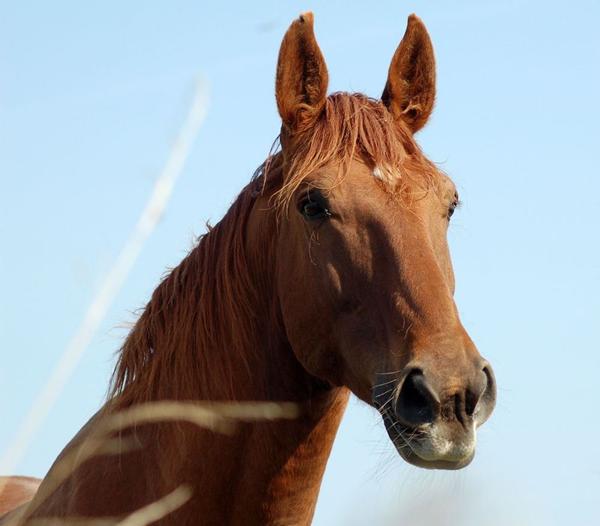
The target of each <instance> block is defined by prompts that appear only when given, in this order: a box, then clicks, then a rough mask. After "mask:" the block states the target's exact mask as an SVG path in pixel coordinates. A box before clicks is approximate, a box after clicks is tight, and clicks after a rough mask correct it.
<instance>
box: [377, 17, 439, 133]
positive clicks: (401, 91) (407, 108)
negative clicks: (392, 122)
mask: <svg viewBox="0 0 600 526" xmlns="http://www.w3.org/2000/svg"><path fill="white" fill-rule="evenodd" d="M381 100H382V101H383V103H384V104H385V105H386V106H387V108H388V109H389V110H390V112H391V113H392V115H394V117H395V118H396V119H400V120H402V121H404V123H406V125H407V126H408V127H409V128H410V130H411V131H412V132H413V133H414V132H416V131H419V130H420V129H421V128H422V127H423V126H424V125H425V123H426V122H427V120H428V119H429V116H430V115H431V111H432V110H433V103H434V100H435V57H434V55H433V45H432V44H431V39H430V38H429V34H428V33H427V29H426V28H425V24H423V22H422V21H421V19H420V18H419V17H417V16H416V15H414V14H413V15H410V16H409V17H408V25H407V27H406V33H404V37H402V41H401V42H400V45H399V46H398V49H396V52H395V53H394V57H393V58H392V63H391V64H390V70H389V73H388V79H387V83H386V85H385V89H384V90H383V95H382V96H381Z"/></svg>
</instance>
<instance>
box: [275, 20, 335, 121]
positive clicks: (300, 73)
mask: <svg viewBox="0 0 600 526" xmlns="http://www.w3.org/2000/svg"><path fill="white" fill-rule="evenodd" d="M328 82H329V75H328V74H327V66H326V65H325V59H324V58H323V54H322V53H321V50H320V49H319V45H318V44H317V40H316V38H315V34H314V31H313V14H312V13H304V14H302V15H300V17H299V18H298V19H296V20H295V21H294V22H293V23H292V25H291V26H290V27H289V29H288V30H287V32H286V34H285V36H284V37H283V42H282V43H281V49H280V50H279V60H278V62H277V78H276V81H275V96H276V98H277V109H278V110H279V115H281V119H282V120H283V123H284V125H285V126H286V127H287V128H288V130H290V131H292V132H293V131H297V130H298V129H304V128H305V126H306V125H307V124H310V121H311V120H312V119H313V118H315V117H316V116H317V115H318V114H319V113H320V112H321V110H322V109H323V106H324V104H325V101H326V99H327V84H328Z"/></svg>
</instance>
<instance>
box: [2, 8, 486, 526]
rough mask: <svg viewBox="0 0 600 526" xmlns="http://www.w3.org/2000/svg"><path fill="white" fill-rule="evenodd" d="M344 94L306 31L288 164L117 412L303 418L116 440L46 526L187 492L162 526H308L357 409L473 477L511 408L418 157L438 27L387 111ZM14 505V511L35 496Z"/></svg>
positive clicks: (286, 92) (399, 66) (173, 298)
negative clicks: (180, 408) (499, 405)
mask: <svg viewBox="0 0 600 526" xmlns="http://www.w3.org/2000/svg"><path fill="white" fill-rule="evenodd" d="M327 85H328V74H327V69H326V66H325V62H324V60H323V57H322V54H321V51H320V49H319V47H318V45H317V42H316V40H315V37H314V33H313V16H312V14H311V13H308V14H305V15H302V16H300V18H299V19H297V20H296V21H294V22H293V23H292V25H291V26H290V28H289V29H288V31H287V33H286V34H285V37H284V39H283V42H282V45H281V50H280V53H279V62H278V65H277V75H276V99H277V108H278V110H279V114H280V116H281V119H282V127H281V134H280V143H281V150H280V151H279V152H278V153H276V154H275V155H273V156H271V157H269V158H268V159H267V161H266V162H265V163H264V164H263V165H262V166H261V167H260V168H259V170H258V171H257V173H256V174H255V176H254V177H253V178H252V180H251V182H250V183H249V184H248V185H247V186H246V187H245V188H244V189H243V190H242V192H241V194H240V195H239V197H238V198H237V200H236V201H235V202H234V203H233V205H232V206H231V208H230V209H229V211H228V212H227V214H226V215H225V216H224V218H223V219H222V220H221V221H220V222H219V223H218V224H217V225H216V226H215V227H214V228H211V229H210V230H209V232H208V233H207V234H205V235H204V236H202V237H201V239H200V241H199V243H198V245H197V246H196V247H195V248H194V249H193V250H192V251H191V252H190V253H189V254H188V256H187V257H186V258H185V259H184V260H183V261H182V262H181V264H180V265H179V266H177V267H176V268H175V269H174V270H173V271H172V272H170V274H169V275H168V276H167V277H166V278H165V279H164V280H163V281H162V283H161V284H160V285H159V286H158V288H157V289H156V290H155V291H154V293H153V295H152V298H151V300H150V302H149V303H148V305H147V306H146V308H145V310H144V311H143V313H142V314H141V316H140V318H139V320H138V321H137V323H136V324H135V326H134V327H133V329H132V330H131V332H130V334H129V335H128V337H127V339H126V340H125V343H124V344H123V347H122V349H121V352H120V356H119V361H118V364H117V367H116V370H115V373H114V378H113V387H112V391H111V395H110V397H109V400H108V402H107V403H106V405H105V406H104V407H103V408H102V409H101V411H100V415H106V414H111V413H114V412H115V411H118V410H123V409H126V408H131V407H135V406H137V405H138V404H142V403H145V402H152V401H167V400H169V401H200V400H205V401H213V402H223V401H238V402H241V401H280V400H285V401H291V402H294V403H296V404H297V405H298V407H300V408H301V411H300V414H299V416H298V417H297V418H295V419H281V420H276V421H269V422H266V421H254V422H244V423H241V424H239V425H238V426H237V427H236V428H235V429H234V431H233V432H232V433H230V434H228V435H221V434H216V433H214V432H211V431H208V430H206V429H200V428H198V427H195V426H193V425H191V424H189V423H177V424H176V425H175V424H173V423H171V424H168V423H164V422H162V423H154V424H144V425H141V426H138V427H136V428H135V431H134V432H131V431H130V432H129V434H127V432H123V433H121V434H120V435H119V437H121V438H122V437H127V438H128V439H130V438H131V437H132V436H133V437H135V440H136V443H137V446H138V447H136V448H135V449H133V450H129V449H127V448H124V449H123V451H122V452H121V453H120V454H117V455H103V456H95V457H93V458H91V459H89V460H87V461H85V462H82V463H81V464H80V465H78V466H77V467H76V468H75V469H74V471H73V472H72V473H71V474H70V475H69V476H68V478H66V479H65V480H64V481H63V482H62V483H61V484H60V485H59V486H58V487H57V488H56V489H55V490H53V491H51V492H48V491H46V492H45V493H50V495H49V496H48V495H44V496H43V497H42V496H40V494H41V493H42V490H43V489H44V485H45V484H47V480H48V476H47V477H46V479H44V481H42V485H41V488H40V491H39V492H38V494H37V497H34V498H33V501H32V502H31V503H30V504H29V506H30V508H29V510H30V511H29V512H28V515H29V516H30V517H31V518H43V517H45V518H48V517H52V518H67V517H73V518H85V517H88V518H89V517H99V518H102V517H104V518H106V517H123V516H125V515H127V514H129V513H131V512H133V511H134V510H136V509H139V508H141V507H143V506H146V505H148V504H149V503H151V502H153V501H155V500H157V499H160V498H161V497H164V496H165V495H167V494H169V493H170V492H171V491H173V489H174V488H176V487H178V485H180V484H181V483H185V484H187V485H188V486H189V487H190V488H191V490H192V496H191V498H190V499H189V500H188V501H187V502H186V503H185V504H183V505H182V506H180V507H179V508H178V509H176V510H175V511H174V512H172V513H170V514H168V515H166V516H165V517H163V518H162V519H161V524H169V525H171V524H172V525H179V526H180V525H183V524H207V525H208V524H215V525H223V524H239V525H245V526H248V525H265V524H271V525H275V524H278V525H281V524H294V525H296V524H309V523H310V522H311V519H312V516H313V512H314V509H315V503H316V500H317V495H318V493H319V486H320V484H321V479H322V476H323V472H324V470H325V465H326V463H327V458H328V456H329V453H330V451H331V447H332V444H333V440H334V437H335V434H336V431H337V429H338V425H339V423H340V420H341V418H342V414H343V412H344V409H345V407H346V402H347V400H348V396H349V394H350V392H352V393H354V394H355V395H356V396H357V397H358V398H359V399H361V400H362V401H364V402H365V403H367V404H370V405H371V406H373V407H375V408H376V409H377V410H378V411H379V412H380V413H381V415H382V417H383V420H384V423H385V426H386V429H387V431H388V434H389V436H390V438H391V440H392V441H393V443H394V445H395V447H396V449H397V451H398V453H399V454H400V455H401V456H402V458H404V459H405V460H406V461H408V462H410V463H411V464H415V465H417V466H421V467H425V468H441V469H458V468H462V467H464V466H466V465H467V464H469V462H470V461H471V460H472V458H473V455H474V451H475V437H476V428H477V427H478V426H479V425H481V424H482V423H483V422H484V421H485V420H486V419H487V418H488V417H489V415H490V413H491V412H492V409H493V406H494V403H495V392H496V389H495V382H494V376H493V373H492V369H491V367H490V365H489V364H488V363H487V362H486V361H484V360H483V359H482V358H481V356H480V355H479V353H478V351H477V349H476V347H475V345H474V344H473V342H472V341H471V339H470V338H469V336H468V334H467V332H466V331H465V329H464V328H463V326H462V324H461V322H460V320H459V316H458V311H457V308H456V305H455V303H454V300H453V293H454V276H453V270H452V266H451V262H450V255H449V251H448V245H447V240H446V232H447V228H448V222H449V220H450V217H451V216H452V213H453V212H454V209H455V207H456V206H457V202H458V196H457V192H456V188H455V186H454V184H453V183H452V181H451V180H450V179H449V178H448V177H447V176H446V175H444V174H443V173H441V172H440V171H438V169H437V168H436V167H435V166H434V165H433V163H431V162H430V161H429V160H427V159H426V157H425V156H424V155H423V153H422V152H421V150H420V149H419V147H418V146H417V144H416V143H415V140H414V137H413V135H414V133H415V132H417V131H418V130H419V129H420V128H422V127H423V126H424V125H425V123H426V122H427V120H428V118H429V116H430V114H431V111H432V108H433V103H434V97H435V63H434V55H433V48H432V45H431V41H430V39H429V35H428V33H427V30H426V29H425V26H424V25H423V23H422V22H421V20H420V19H419V18H417V17H416V16H414V15H412V16H410V17H409V19H408V27H407V30H406V33H405V35H404V37H403V39H402V41H401V42H400V45H399V47H398V49H397V51H396V52H395V54H394V56H393V58H392V62H391V66H390V68H389V73H388V78H387V83H386V85H385V89H384V91H383V95H382V97H381V100H375V99H371V98H368V97H366V96H364V95H361V94H348V93H335V94H332V95H329V96H328V95H327ZM97 419H98V415H96V416H95V417H93V418H92V419H91V420H90V422H88V424H87V425H86V426H85V427H84V428H83V429H82V430H81V431H80V432H79V434H78V435H77V436H76V437H75V438H74V439H73V441H72V442H71V443H70V444H69V445H68V446H67V447H66V448H65V450H64V451H63V453H62V455H61V456H62V458H64V457H65V455H66V454H68V453H69V452H72V451H73V448H74V447H76V446H77V445H78V444H80V443H81V442H82V441H83V440H84V439H85V438H86V437H88V436H89V435H90V433H91V432H92V430H93V429H94V426H95V425H96V423H97V421H98V420H97ZM59 458H60V457H59ZM56 469H57V468H56V464H55V466H53V468H52V469H51V471H50V473H49V476H50V475H52V473H53V471H54V470H56ZM2 499H3V501H2V502H0V507H1V508H0V509H4V510H7V509H9V508H11V507H14V506H16V505H18V504H20V503H21V502H22V500H23V495H22V494H21V495H20V496H19V495H17V496H16V497H11V495H10V494H9V495H4V496H3V497H2ZM11 499H13V500H12V502H11ZM22 509H26V508H22ZM65 520H66V519H65ZM5 521H6V519H5ZM1 522H2V521H0V523H1ZM17 522H18V521H17ZM59 523H60V521H59Z"/></svg>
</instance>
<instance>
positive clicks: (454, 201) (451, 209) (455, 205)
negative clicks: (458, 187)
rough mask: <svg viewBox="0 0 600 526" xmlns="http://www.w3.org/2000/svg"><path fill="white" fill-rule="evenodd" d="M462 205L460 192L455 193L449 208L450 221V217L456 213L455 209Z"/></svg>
mask: <svg viewBox="0 0 600 526" xmlns="http://www.w3.org/2000/svg"><path fill="white" fill-rule="evenodd" d="M459 206H460V199H459V198H458V194H457V193H454V198H453V199H452V202H451V203H450V207H449V208H448V215H447V217H448V221H450V218H451V217H452V216H453V215H454V212H455V210H456V209H457V208H458V207H459Z"/></svg>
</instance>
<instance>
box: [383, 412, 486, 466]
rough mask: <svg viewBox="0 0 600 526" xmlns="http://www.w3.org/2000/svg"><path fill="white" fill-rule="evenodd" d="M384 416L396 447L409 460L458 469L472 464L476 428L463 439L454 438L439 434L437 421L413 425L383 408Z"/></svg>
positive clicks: (422, 464) (414, 463)
mask: <svg viewBox="0 0 600 526" xmlns="http://www.w3.org/2000/svg"><path fill="white" fill-rule="evenodd" d="M382 417H383V421H384V423H385V427H386V430H387V432H388V435H389V437H390V439H391V440H392V442H393V444H394V446H395V447H396V450H397V451H398V453H399V454H400V456H401V457H402V458H403V459H404V460H406V462H408V463H409V464H413V465H414V466H417V467H420V468H426V469H447V470H454V469H461V468H464V467H465V466H468V465H469V464H470V463H471V461H472V460H473V457H474V456H475V431H473V432H472V434H471V435H470V436H468V437H465V438H464V439H463V440H461V441H460V442H456V441H452V442H450V441H448V440H440V439H439V438H438V437H437V436H436V435H437V434H438V433H437V432H436V428H435V426H436V424H428V425H426V426H421V427H418V428H411V427H408V426H406V425H404V424H401V423H400V422H399V421H398V420H397V418H396V417H395V415H394V414H393V411H391V410H390V409H388V410H385V411H383V412H382ZM440 442H441V444H440Z"/></svg>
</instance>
